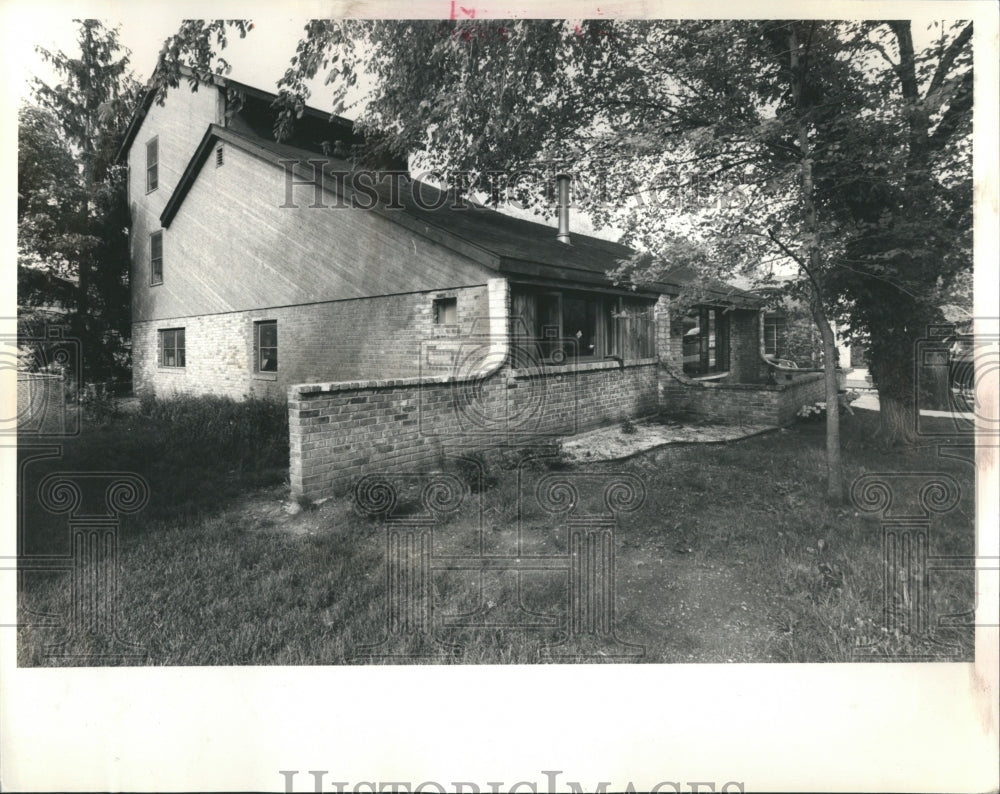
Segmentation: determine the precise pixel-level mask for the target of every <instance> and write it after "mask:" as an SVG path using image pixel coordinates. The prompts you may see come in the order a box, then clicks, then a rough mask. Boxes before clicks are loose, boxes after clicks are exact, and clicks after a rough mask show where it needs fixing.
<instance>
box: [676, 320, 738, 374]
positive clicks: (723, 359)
mask: <svg viewBox="0 0 1000 794" xmlns="http://www.w3.org/2000/svg"><path fill="white" fill-rule="evenodd" d="M710 314H714V327H713V324H712V322H710V320H709V315H710ZM691 317H695V318H696V322H697V326H696V327H697V329H698V334H697V336H696V337H695V339H697V344H698V353H697V355H698V368H697V371H693V370H692V369H689V367H688V362H687V361H686V360H685V359H687V357H688V355H687V354H686V353H685V352H684V346H685V344H687V335H688V332H686V331H684V330H683V329H684V320H687V319H690V318H691ZM729 326H730V323H729V314H728V313H727V312H726V311H725V310H724V309H723V308H722V307H720V306H695V307H692V310H691V311H689V312H688V313H687V314H685V315H684V317H683V318H682V319H681V369H682V371H683V372H684V374H685V375H687V376H688V377H692V378H711V377H718V376H719V375H723V374H725V373H727V372H729V371H730V370H731V368H732V367H731V362H730V357H731V356H730V344H729V341H730V340H729ZM713 334H714V346H713V338H712V337H713ZM713 350H714V354H715V364H710V363H709V361H710V359H711V351H713Z"/></svg>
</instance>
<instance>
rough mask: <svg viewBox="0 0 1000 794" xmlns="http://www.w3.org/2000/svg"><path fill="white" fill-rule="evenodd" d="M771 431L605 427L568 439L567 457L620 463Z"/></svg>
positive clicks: (652, 424) (649, 423)
mask: <svg viewBox="0 0 1000 794" xmlns="http://www.w3.org/2000/svg"><path fill="white" fill-rule="evenodd" d="M768 430H777V427H776V426H774V425H742V426H736V425H707V424H706V425H700V424H685V423H683V422H673V421H669V420H645V421H637V422H636V423H635V432H634V433H623V432H622V429H621V425H614V426H612V427H601V428H598V429H597V430H590V431H588V432H586V433H580V434H578V435H575V436H571V437H569V438H566V439H565V440H564V441H563V443H562V451H563V455H564V456H565V457H566V458H567V459H568V460H569V461H572V462H574V463H583V462H587V461H596V460H620V459H622V458H628V457H631V456H632V455H637V454H638V453H640V452H645V451H646V450H649V449H654V448H655V447H662V446H664V445H665V444H712V443H719V442H722V441H736V440H737V439H741V438H748V437H749V436H755V435H758V434H759V433H764V432H767V431H768Z"/></svg>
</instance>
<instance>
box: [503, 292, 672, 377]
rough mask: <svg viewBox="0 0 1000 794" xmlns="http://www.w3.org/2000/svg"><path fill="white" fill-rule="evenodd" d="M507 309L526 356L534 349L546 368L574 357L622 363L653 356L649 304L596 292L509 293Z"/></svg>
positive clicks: (639, 300) (650, 303)
mask: <svg viewBox="0 0 1000 794" xmlns="http://www.w3.org/2000/svg"><path fill="white" fill-rule="evenodd" d="M511 300H512V310H513V313H514V314H515V315H517V316H518V317H519V320H518V321H517V323H516V325H515V330H514V333H515V335H520V336H522V337H524V335H525V334H526V335H527V336H528V337H529V338H530V341H529V340H528V339H525V342H526V343H527V344H528V348H527V349H526V350H525V353H530V351H531V350H536V351H537V353H536V355H540V357H541V360H542V361H543V362H545V363H547V364H562V363H565V362H566V361H567V360H572V359H574V358H576V359H580V360H588V359H589V360H597V359H603V358H606V357H608V356H616V357H618V358H621V359H623V360H635V359H641V358H650V357H652V356H653V355H655V353H654V350H655V340H654V337H653V309H652V301H650V300H644V299H641V298H624V297H621V298H619V297H613V296H610V295H601V294H599V293H588V292H574V291H559V292H555V291H553V292H542V291H534V290H531V289H529V288H527V287H525V288H521V289H517V288H515V290H514V291H513V292H512V295H511Z"/></svg>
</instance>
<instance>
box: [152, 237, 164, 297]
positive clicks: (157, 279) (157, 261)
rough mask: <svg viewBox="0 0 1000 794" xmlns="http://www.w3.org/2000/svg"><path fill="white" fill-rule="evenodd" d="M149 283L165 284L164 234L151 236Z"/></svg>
mask: <svg viewBox="0 0 1000 794" xmlns="http://www.w3.org/2000/svg"><path fill="white" fill-rule="evenodd" d="M149 281H150V283H151V284H162V283H163V232H153V233H152V234H151V235H149Z"/></svg>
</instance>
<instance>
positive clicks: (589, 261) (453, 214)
mask: <svg viewBox="0 0 1000 794" xmlns="http://www.w3.org/2000/svg"><path fill="white" fill-rule="evenodd" d="M220 80H221V78H220ZM226 84H228V85H229V86H235V87H238V88H239V89H240V90H244V91H246V92H248V94H247V95H248V96H251V97H252V98H253V99H254V100H256V101H255V102H254V103H253V104H254V105H255V107H256V109H255V110H254V109H253V108H251V109H249V110H247V111H246V112H244V110H240V111H239V112H237V113H235V114H234V115H233V116H232V118H231V119H230V120H229V121H228V122H227V123H228V126H227V127H222V126H220V125H217V124H210V125H208V127H207V129H206V131H205V134H204V136H203V137H202V140H201V142H200V143H199V145H198V147H197V149H196V150H195V152H194V154H193V156H192V157H191V159H190V161H189V162H188V164H187V166H186V167H185V169H184V173H183V174H182V175H181V178H180V180H179V182H178V184H177V186H176V188H175V189H174V191H173V193H172V194H171V195H170V198H169V199H168V201H167V204H166V206H165V207H164V210H163V212H162V214H161V216H160V221H161V224H162V225H163V226H164V227H168V226H169V225H170V224H171V222H172V221H173V219H174V217H175V216H176V214H177V212H178V211H179V210H180V207H181V205H182V204H183V202H184V199H185V197H186V196H187V193H188V191H189V190H190V189H191V186H192V185H193V184H194V181H195V180H196V179H197V177H198V174H199V173H200V170H201V168H202V166H203V165H204V163H205V161H206V160H207V159H208V156H209V154H210V153H211V152H212V151H213V150H214V148H215V144H216V141H222V142H224V143H226V144H228V145H230V146H234V147H236V148H238V149H241V150H243V151H246V152H248V153H250V154H252V155H254V156H255V157H258V158H260V159H262V160H264V161H266V162H269V163H271V164H272V165H274V166H276V167H279V168H284V167H285V165H284V164H285V163H287V162H288V161H293V162H295V163H296V165H295V166H293V169H294V173H295V175H296V178H297V179H312V178H313V172H312V165H311V164H312V163H317V162H321V163H322V168H323V170H324V172H325V174H326V176H327V177H328V179H327V180H326V187H327V188H328V189H329V190H331V191H333V192H336V193H338V194H340V195H341V196H342V197H343V198H344V199H345V200H347V201H350V200H351V198H352V196H353V195H354V191H353V190H352V188H351V185H350V184H349V182H350V180H349V179H346V180H345V179H344V175H345V174H349V173H351V172H354V171H355V167H354V166H352V165H351V163H349V162H348V161H347V160H346V159H343V158H342V157H336V156H330V155H324V154H319V153H317V151H316V149H314V148H312V147H310V148H303V147H302V146H301V145H298V144H301V143H302V142H303V141H302V140H301V138H302V137H306V138H307V141H306V142H307V143H310V142H312V140H313V138H310V137H308V136H297V137H296V139H293V140H294V143H295V144H297V145H292V144H291V143H287V142H284V143H283V142H278V141H276V140H274V138H273V137H271V136H270V134H269V132H270V130H269V129H266V127H267V125H266V124H265V123H264V122H263V121H262V120H261V119H260V118H257V117H256V116H254V113H256V114H257V116H259V115H260V114H259V111H260V103H261V102H263V101H266V102H268V103H269V102H270V101H271V100H273V98H274V95H273V94H268V93H267V92H265V91H261V90H259V89H255V88H251V87H249V86H244V85H243V84H241V83H234V82H232V81H227V83H226ZM146 107H147V108H148V104H147V106H146ZM308 112H309V114H310V115H311V117H312V118H314V119H320V118H322V119H323V120H324V121H329V119H330V115H329V114H327V113H323V112H322V111H319V110H316V109H314V108H310V109H309V111H308ZM137 118H138V117H137ZM336 122H337V120H335V124H336V126H337V128H338V129H337V130H336V134H337V136H338V138H340V137H341V136H343V140H345V141H350V140H351V136H353V133H352V132H351V131H350V130H348V129H347V128H346V127H345V126H344V125H351V126H352V123H351V122H349V121H347V120H346V119H340V120H339V122H342V123H336ZM139 123H141V121H140V122H139ZM136 129H138V128H137V127H136ZM313 137H315V136H313ZM356 137H357V138H358V139H360V140H363V139H361V138H360V136H356ZM132 138H134V133H133V135H132ZM126 140H129V139H128V138H127V139H126ZM334 173H336V174H338V175H339V178H334V177H333V176H332V174H334ZM384 173H385V172H380V175H382V174H384ZM395 173H396V178H398V179H401V180H404V182H403V185H402V189H400V190H398V195H397V196H396V199H397V201H398V202H399V203H400V204H402V209H387V206H388V205H389V204H390V203H391V202H392V198H393V197H392V196H391V195H390V186H389V185H388V184H386V181H385V177H384V176H382V177H381V178H382V180H383V181H382V182H380V183H379V184H378V185H377V186H376V188H375V190H376V192H377V193H378V196H379V203H378V204H377V205H376V206H375V207H373V208H372V209H371V210H368V211H370V212H376V213H378V214H379V215H381V216H382V217H384V218H386V219H387V220H390V221H392V222H394V223H396V224H399V225H401V226H404V227H406V228H408V229H409V230H410V231H412V232H414V233H416V234H420V235H421V236H424V237H426V238H428V239H431V240H433V241H435V242H437V243H439V244H441V245H443V246H445V247H447V248H450V249H452V250H455V251H457V252H458V253H460V254H462V255H464V256H467V257H469V258H470V259H472V260H474V261H476V262H478V263H480V264H482V265H484V266H486V267H488V268H490V269H493V270H495V271H497V272H500V273H503V274H505V275H507V276H509V277H511V278H523V279H526V280H539V281H545V282H548V283H555V284H560V285H566V286H591V287H605V288H609V287H613V286H615V285H613V284H612V282H611V281H610V279H609V278H608V277H607V272H608V271H609V270H612V269H613V268H615V267H616V266H617V265H618V263H619V262H620V261H621V260H624V259H628V258H629V257H631V256H632V254H633V251H632V249H631V248H629V247H627V246H624V245H621V244H619V243H614V242H611V241H608V240H603V239H600V238H598V237H592V236H590V235H584V234H578V233H572V234H571V244H570V245H566V244H565V243H561V242H559V241H558V240H557V239H556V230H555V229H554V228H553V227H551V226H547V225H545V224H542V223H536V222H533V221H529V220H524V219H521V218H515V217H512V216H510V215H506V214H504V213H502V212H498V211H496V210H493V209H489V208H486V207H482V206H479V205H477V204H473V203H471V202H469V201H468V200H466V202H465V208H461V209H459V208H455V203H456V202H455V201H453V196H452V194H446V193H443V192H442V191H440V190H439V189H437V188H435V187H434V186H432V185H429V184H427V183H424V182H419V181H417V180H412V179H410V177H409V176H408V175H405V176H403V175H401V174H400V173H399V171H396V172H395ZM345 183H346V184H345ZM415 190H419V191H420V195H421V197H423V204H424V205H429V206H434V207H439V209H430V208H428V206H422V205H421V204H420V203H418V202H417V201H416V200H414V198H413V195H412V194H413V191H415ZM331 203H332V201H331ZM365 203H366V204H367V201H366V202H365ZM397 206H398V205H397ZM696 278H697V275H696V274H695V272H694V271H692V270H689V269H685V268H675V269H674V270H671V271H669V272H668V273H667V274H665V275H664V277H663V278H662V280H661V281H659V282H657V283H656V284H654V285H650V286H649V287H648V288H645V289H638V290H636V291H637V292H639V293H640V294H646V295H654V294H656V293H667V294H676V293H677V292H679V291H680V290H681V288H683V286H685V285H686V284H689V283H691V282H692V281H693V280H695V279H696ZM707 292H708V293H709V294H710V295H711V296H713V297H715V298H717V299H718V300H719V301H720V302H724V303H729V304H734V305H744V306H749V305H754V306H755V305H757V304H758V303H759V299H758V298H757V297H756V296H754V295H753V294H752V293H749V292H745V291H743V290H740V289H737V288H736V287H733V286H731V285H728V284H724V283H722V282H714V283H712V284H710V285H708V289H707Z"/></svg>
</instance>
